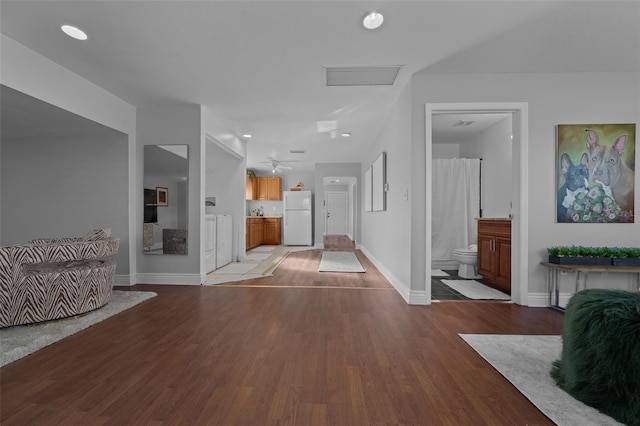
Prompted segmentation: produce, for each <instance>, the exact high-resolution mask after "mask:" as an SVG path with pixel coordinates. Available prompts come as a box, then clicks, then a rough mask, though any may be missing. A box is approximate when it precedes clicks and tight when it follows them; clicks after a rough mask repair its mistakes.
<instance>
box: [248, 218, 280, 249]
mask: <svg viewBox="0 0 640 426" xmlns="http://www.w3.org/2000/svg"><path fill="white" fill-rule="evenodd" d="M281 222H282V219H280V218H279V217H248V218H247V230H246V247H247V250H251V249H252V248H254V247H258V246H259V245H262V244H266V245H280V244H281V243H282V237H281V230H282V225H281Z"/></svg>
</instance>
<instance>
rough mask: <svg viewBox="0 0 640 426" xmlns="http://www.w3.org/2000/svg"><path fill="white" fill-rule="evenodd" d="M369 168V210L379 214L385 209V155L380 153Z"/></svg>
mask: <svg viewBox="0 0 640 426" xmlns="http://www.w3.org/2000/svg"><path fill="white" fill-rule="evenodd" d="M371 167H372V170H371V185H372V186H371V188H372V193H371V209H372V210H373V211H374V212H381V211H384V210H386V209H387V153H386V152H383V153H381V154H380V155H379V156H378V158H377V159H376V161H375V162H374V163H373V166H371Z"/></svg>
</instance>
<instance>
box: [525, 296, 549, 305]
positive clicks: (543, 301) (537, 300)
mask: <svg viewBox="0 0 640 426" xmlns="http://www.w3.org/2000/svg"><path fill="white" fill-rule="evenodd" d="M527 306H528V307H530V308H544V307H547V306H549V295H548V294H547V293H529V294H527Z"/></svg>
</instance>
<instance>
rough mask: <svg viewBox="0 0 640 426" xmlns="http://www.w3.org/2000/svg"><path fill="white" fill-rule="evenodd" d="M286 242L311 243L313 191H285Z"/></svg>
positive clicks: (292, 243) (293, 243) (301, 244)
mask: <svg viewBox="0 0 640 426" xmlns="http://www.w3.org/2000/svg"><path fill="white" fill-rule="evenodd" d="M283 199H284V244H285V245H287V246H310V245H311V191H284V193H283Z"/></svg>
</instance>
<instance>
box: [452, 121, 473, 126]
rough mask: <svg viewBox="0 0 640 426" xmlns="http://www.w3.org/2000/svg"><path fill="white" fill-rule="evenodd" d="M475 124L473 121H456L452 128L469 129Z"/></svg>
mask: <svg viewBox="0 0 640 426" xmlns="http://www.w3.org/2000/svg"><path fill="white" fill-rule="evenodd" d="M473 123H474V122H473V121H464V120H460V121H456V122H455V123H453V126H451V127H467V126H470V125H472V124H473Z"/></svg>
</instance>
